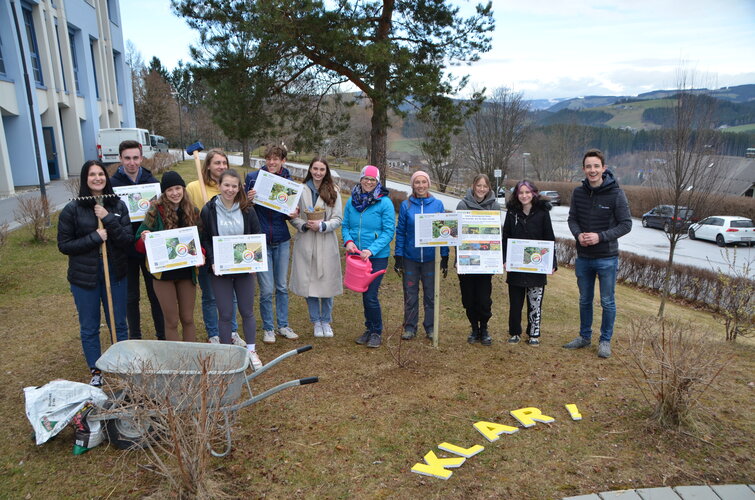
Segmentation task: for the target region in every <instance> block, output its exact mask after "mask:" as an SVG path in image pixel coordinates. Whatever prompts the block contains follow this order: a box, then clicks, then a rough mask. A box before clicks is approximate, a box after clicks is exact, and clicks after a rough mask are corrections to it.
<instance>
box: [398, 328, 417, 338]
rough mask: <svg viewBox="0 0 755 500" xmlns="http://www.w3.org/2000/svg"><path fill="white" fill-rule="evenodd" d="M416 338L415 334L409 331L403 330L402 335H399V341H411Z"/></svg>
mask: <svg viewBox="0 0 755 500" xmlns="http://www.w3.org/2000/svg"><path fill="white" fill-rule="evenodd" d="M416 336H417V332H413V331H411V330H404V334H403V335H401V340H412V339H413V338H414V337H416Z"/></svg>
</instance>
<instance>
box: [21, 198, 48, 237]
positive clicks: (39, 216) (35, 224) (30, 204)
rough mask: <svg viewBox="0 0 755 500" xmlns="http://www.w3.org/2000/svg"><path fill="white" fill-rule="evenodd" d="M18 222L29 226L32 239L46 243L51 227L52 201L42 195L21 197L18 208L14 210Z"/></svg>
mask: <svg viewBox="0 0 755 500" xmlns="http://www.w3.org/2000/svg"><path fill="white" fill-rule="evenodd" d="M13 213H14V215H15V216H16V222H18V223H19V225H21V226H28V228H29V231H30V232H31V236H32V240H34V241H36V242H38V243H44V242H46V241H47V240H48V238H47V230H48V229H49V228H50V203H49V202H48V201H47V198H43V197H42V196H38V197H37V196H29V197H19V199H18V208H17V209H16V210H15V211H14V212H13Z"/></svg>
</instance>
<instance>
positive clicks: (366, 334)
mask: <svg viewBox="0 0 755 500" xmlns="http://www.w3.org/2000/svg"><path fill="white" fill-rule="evenodd" d="M369 341H370V332H369V330H368V331H366V332H364V333H363V334H362V335H361V336H359V337H358V338H357V339H356V340H355V341H354V342H356V343H357V344H359V345H365V344H367V342H369Z"/></svg>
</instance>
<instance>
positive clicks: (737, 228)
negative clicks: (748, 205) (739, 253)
mask: <svg viewBox="0 0 755 500" xmlns="http://www.w3.org/2000/svg"><path fill="white" fill-rule="evenodd" d="M687 234H689V239H691V240H697V239H701V240H710V241H715V242H716V244H717V245H718V246H720V247H723V246H726V245H728V244H729V243H744V244H745V245H750V246H753V244H755V226H753V223H752V220H750V219H748V218H747V217H733V216H730V215H714V216H712V217H706V218H705V219H703V220H701V221H700V222H698V223H696V224H692V225H691V226H690V228H689V231H688V232H687Z"/></svg>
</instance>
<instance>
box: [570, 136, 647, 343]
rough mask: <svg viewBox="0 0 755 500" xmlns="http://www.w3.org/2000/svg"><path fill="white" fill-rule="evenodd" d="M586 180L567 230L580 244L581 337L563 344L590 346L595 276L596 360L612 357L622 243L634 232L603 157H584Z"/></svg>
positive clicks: (598, 153) (593, 152)
mask: <svg viewBox="0 0 755 500" xmlns="http://www.w3.org/2000/svg"><path fill="white" fill-rule="evenodd" d="M582 171H583V172H584V173H585V180H583V181H582V185H581V186H579V187H577V188H575V189H574V192H573V193H572V199H571V206H570V207H569V230H570V231H571V232H572V234H573V235H574V238H575V239H576V240H577V243H576V244H577V262H576V269H575V273H576V275H577V285H578V286H579V323H580V325H579V337H577V338H576V339H574V340H572V341H571V342H569V343H568V344H566V345H564V347H565V348H566V349H580V348H582V347H587V346H589V345H590V338H591V337H592V304H593V296H594V293H595V277H596V276H597V278H598V281H599V283H600V306H601V308H602V309H603V317H602V321H601V324H600V341H599V344H598V356H599V357H601V358H607V357H609V356H610V355H611V336H612V335H613V324H614V321H615V320H616V302H615V300H614V291H615V289H616V271H617V268H618V263H619V242H618V239H619V238H620V237H622V236H624V235H625V234H627V233H628V232H629V231H631V230H632V217H631V215H630V213H629V203H628V202H627V197H626V195H625V194H624V191H622V190H621V188H619V185H618V183H617V182H616V180H615V179H614V177H613V173H612V172H611V171H610V170H608V169H607V168H606V164H605V156H604V155H603V153H602V152H601V151H599V150H597V149H591V150H589V151H587V152H586V153H585V156H584V157H583V158H582Z"/></svg>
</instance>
